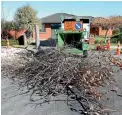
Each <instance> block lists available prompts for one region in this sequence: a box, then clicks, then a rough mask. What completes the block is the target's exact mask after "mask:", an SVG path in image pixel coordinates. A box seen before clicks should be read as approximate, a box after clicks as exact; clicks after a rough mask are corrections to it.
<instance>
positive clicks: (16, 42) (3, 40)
mask: <svg viewBox="0 0 122 115" xmlns="http://www.w3.org/2000/svg"><path fill="white" fill-rule="evenodd" d="M9 44H10V46H12V45H19V42H18V40H15V39H10V40H9ZM6 45H7V41H6V40H5V39H1V46H6Z"/></svg>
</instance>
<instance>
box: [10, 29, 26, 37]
mask: <svg viewBox="0 0 122 115" xmlns="http://www.w3.org/2000/svg"><path fill="white" fill-rule="evenodd" d="M25 32H26V29H23V30H18V31H16V30H10V31H9V33H10V34H11V36H12V37H13V38H14V39H18V38H19V37H20V36H21V35H23V34H24V33H25Z"/></svg>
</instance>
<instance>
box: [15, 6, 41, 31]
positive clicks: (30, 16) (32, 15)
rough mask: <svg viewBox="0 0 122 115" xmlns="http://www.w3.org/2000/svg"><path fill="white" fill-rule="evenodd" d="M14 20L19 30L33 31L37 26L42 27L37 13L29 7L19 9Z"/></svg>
mask: <svg viewBox="0 0 122 115" xmlns="http://www.w3.org/2000/svg"><path fill="white" fill-rule="evenodd" d="M14 19H15V21H16V24H17V26H18V27H19V29H27V30H28V31H31V32H32V31H33V29H34V27H35V25H36V24H37V25H40V20H39V19H38V17H37V12H36V11H35V10H34V9H33V8H32V7H31V6H29V5H25V6H23V7H21V8H18V9H17V11H16V13H15V16H14Z"/></svg>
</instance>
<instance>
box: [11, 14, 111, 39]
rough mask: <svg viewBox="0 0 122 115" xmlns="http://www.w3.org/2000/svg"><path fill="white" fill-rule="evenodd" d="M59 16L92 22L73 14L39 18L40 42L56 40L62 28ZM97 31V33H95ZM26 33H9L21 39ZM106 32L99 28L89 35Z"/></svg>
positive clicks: (99, 34) (85, 17)
mask: <svg viewBox="0 0 122 115" xmlns="http://www.w3.org/2000/svg"><path fill="white" fill-rule="evenodd" d="M61 16H62V17H65V18H72V19H73V18H80V19H89V20H90V22H92V21H93V20H94V17H92V16H76V15H73V14H67V13H55V14H52V15H49V16H46V17H44V18H41V20H40V22H41V25H42V26H41V28H40V32H39V36H40V41H45V40H49V39H50V38H52V39H56V38H57V34H56V33H58V31H60V30H61V29H62V27H63V23H61V22H62V21H61ZM96 30H97V31H96ZM25 32H26V30H19V31H14V30H12V31H10V33H11V34H12V35H13V36H14V38H16V39H19V38H21V39H22V36H23V34H24V33H25ZM105 32H106V30H103V29H102V27H99V28H98V29H95V31H94V30H93V29H92V28H91V29H90V33H91V34H96V35H98V36H104V35H105ZM108 34H109V35H111V34H112V32H111V31H109V32H108ZM32 39H33V41H35V31H33V35H32Z"/></svg>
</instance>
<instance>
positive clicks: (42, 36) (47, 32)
mask: <svg viewBox="0 0 122 115" xmlns="http://www.w3.org/2000/svg"><path fill="white" fill-rule="evenodd" d="M39 36H40V40H48V39H49V38H51V25H50V24H45V32H40V33H39ZM33 39H36V38H35V32H33Z"/></svg>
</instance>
